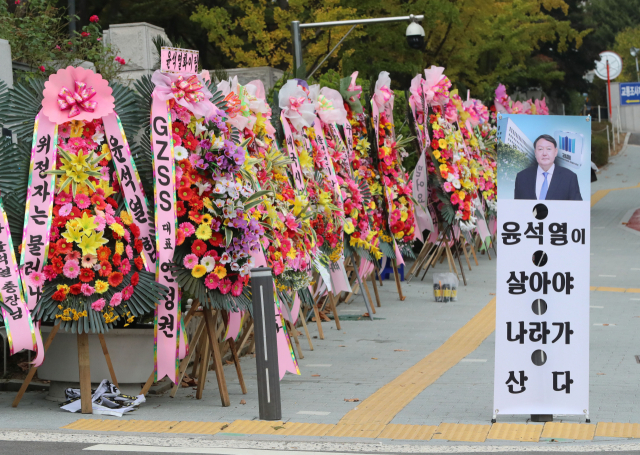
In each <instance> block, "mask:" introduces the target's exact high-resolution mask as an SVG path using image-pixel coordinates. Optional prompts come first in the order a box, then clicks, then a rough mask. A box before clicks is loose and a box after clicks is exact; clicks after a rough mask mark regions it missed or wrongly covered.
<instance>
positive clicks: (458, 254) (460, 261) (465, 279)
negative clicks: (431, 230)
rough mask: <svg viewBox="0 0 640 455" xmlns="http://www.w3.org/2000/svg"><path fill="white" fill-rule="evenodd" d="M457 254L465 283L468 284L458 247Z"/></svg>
mask: <svg viewBox="0 0 640 455" xmlns="http://www.w3.org/2000/svg"><path fill="white" fill-rule="evenodd" d="M455 251H456V256H457V257H458V264H460V273H461V274H462V281H463V282H464V285H465V286H466V285H467V277H466V276H465V275H464V268H463V267H462V259H460V252H459V251H458V250H457V249H456V250H455Z"/></svg>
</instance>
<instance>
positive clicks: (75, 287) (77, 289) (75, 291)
mask: <svg viewBox="0 0 640 455" xmlns="http://www.w3.org/2000/svg"><path fill="white" fill-rule="evenodd" d="M81 288H82V285H81V284H80V283H76V284H73V285H71V286H70V287H69V292H70V293H71V294H72V295H78V294H80V290H81Z"/></svg>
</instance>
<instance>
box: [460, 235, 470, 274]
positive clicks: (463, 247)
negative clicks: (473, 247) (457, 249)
mask: <svg viewBox="0 0 640 455" xmlns="http://www.w3.org/2000/svg"><path fill="white" fill-rule="evenodd" d="M460 246H461V248H462V252H463V253H464V258H465V259H466V260H467V265H468V266H469V270H471V261H469V254H468V253H467V242H466V241H465V242H464V243H462V244H461V245H460Z"/></svg>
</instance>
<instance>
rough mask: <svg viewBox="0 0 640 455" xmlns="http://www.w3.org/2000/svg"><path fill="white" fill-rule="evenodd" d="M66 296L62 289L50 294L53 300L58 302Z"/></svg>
mask: <svg viewBox="0 0 640 455" xmlns="http://www.w3.org/2000/svg"><path fill="white" fill-rule="evenodd" d="M66 297H67V294H65V292H64V291H63V290H62V289H60V290H59V291H56V292H54V293H53V295H52V296H51V298H52V299H53V300H56V301H58V302H62V301H63V300H64V299H65V298H66Z"/></svg>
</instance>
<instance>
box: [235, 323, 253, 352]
mask: <svg viewBox="0 0 640 455" xmlns="http://www.w3.org/2000/svg"><path fill="white" fill-rule="evenodd" d="M252 332H253V319H251V322H250V323H249V326H248V327H247V328H246V330H245V331H244V333H243V334H242V336H241V337H240V347H239V348H238V352H239V353H240V354H242V350H243V349H244V345H245V344H247V341H249V335H251V333H252Z"/></svg>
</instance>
